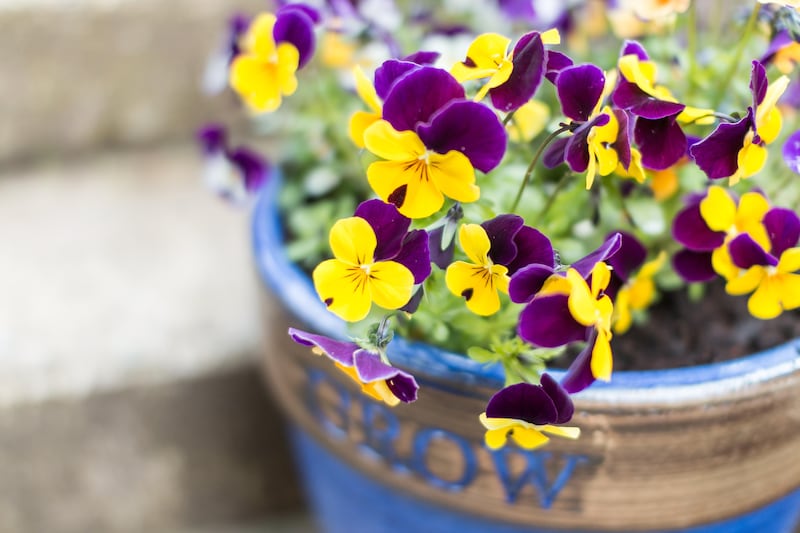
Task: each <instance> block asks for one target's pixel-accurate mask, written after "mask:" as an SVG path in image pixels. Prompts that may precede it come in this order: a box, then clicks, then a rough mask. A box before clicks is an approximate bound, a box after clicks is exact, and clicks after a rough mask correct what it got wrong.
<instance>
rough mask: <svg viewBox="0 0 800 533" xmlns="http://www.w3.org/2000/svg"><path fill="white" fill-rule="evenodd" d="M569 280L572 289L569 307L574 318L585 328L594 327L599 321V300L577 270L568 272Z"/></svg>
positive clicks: (568, 302)
mask: <svg viewBox="0 0 800 533" xmlns="http://www.w3.org/2000/svg"><path fill="white" fill-rule="evenodd" d="M567 279H568V280H569V282H570V287H571V290H570V293H569V298H568V299H567V305H568V306H569V312H570V314H571V315H572V318H574V319H575V320H576V321H577V322H578V323H579V324H581V325H583V326H593V325H594V324H595V322H596V321H597V300H596V299H595V297H594V296H593V295H592V293H591V292H590V291H589V286H588V285H586V281H585V280H584V279H583V278H582V277H581V275H580V274H579V273H578V271H577V270H575V269H572V268H570V269H569V270H567Z"/></svg>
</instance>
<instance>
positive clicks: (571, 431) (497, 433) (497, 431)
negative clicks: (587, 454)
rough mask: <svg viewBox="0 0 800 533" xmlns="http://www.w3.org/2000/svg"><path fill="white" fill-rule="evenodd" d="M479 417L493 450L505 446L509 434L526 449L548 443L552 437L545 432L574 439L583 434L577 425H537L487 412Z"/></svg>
mask: <svg viewBox="0 0 800 533" xmlns="http://www.w3.org/2000/svg"><path fill="white" fill-rule="evenodd" d="M479 418H480V421H481V424H483V427H485V428H486V434H485V435H484V442H485V443H486V446H488V447H489V448H490V449H492V450H498V449H500V448H502V447H503V446H505V444H506V441H507V440H508V436H509V434H510V435H511V438H512V440H513V441H514V442H515V443H516V444H517V445H518V446H519V447H520V448H524V449H526V450H533V449H535V448H539V447H540V446H543V445H545V444H547V442H548V441H549V440H550V439H549V438H548V437H547V435H545V433H549V434H551V435H556V436H558V437H564V438H567V439H573V440H574V439H577V438H578V437H579V436H580V434H581V430H580V428H577V427H569V426H554V425H551V424H545V425H543V426H537V425H535V424H531V423H530V422H526V421H525V420H517V419H515V418H488V417H487V416H486V413H481V415H480V417H479Z"/></svg>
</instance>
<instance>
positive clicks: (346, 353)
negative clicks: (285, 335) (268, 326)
mask: <svg viewBox="0 0 800 533" xmlns="http://www.w3.org/2000/svg"><path fill="white" fill-rule="evenodd" d="M289 335H290V336H291V337H292V340H293V341H294V342H296V343H297V344H302V345H304V346H316V347H317V348H319V349H320V350H322V351H323V352H324V353H325V355H327V356H328V357H330V358H331V359H333V360H334V361H336V362H337V363H340V364H342V365H344V366H348V367H350V366H353V353H354V352H356V351H357V350H360V349H361V347H360V346H358V345H357V344H355V343H353V342H343V341H337V340H335V339H331V338H329V337H325V336H324V335H315V334H313V333H308V332H305V331H302V330H299V329H295V328H289Z"/></svg>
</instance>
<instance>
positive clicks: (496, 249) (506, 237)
mask: <svg viewBox="0 0 800 533" xmlns="http://www.w3.org/2000/svg"><path fill="white" fill-rule="evenodd" d="M481 226H482V227H483V229H484V230H485V231H486V235H487V236H488V237H489V242H490V243H491V247H490V248H489V257H490V258H491V260H492V262H494V263H495V264H498V265H503V266H505V267H507V268H508V275H509V276H513V275H514V274H515V273H516V272H517V271H518V270H519V269H521V268H523V267H526V266H528V265H531V264H539V265H548V266H551V267H554V266H555V252H553V245H552V244H551V243H550V239H548V238H547V236H545V235H544V234H543V233H542V232H540V231H539V230H537V229H534V228H531V227H530V226H526V225H525V223H524V220H523V219H522V217H520V216H518V215H499V216H496V217H495V218H493V219H491V220H487V221H485V222H483V223H482V224H481Z"/></svg>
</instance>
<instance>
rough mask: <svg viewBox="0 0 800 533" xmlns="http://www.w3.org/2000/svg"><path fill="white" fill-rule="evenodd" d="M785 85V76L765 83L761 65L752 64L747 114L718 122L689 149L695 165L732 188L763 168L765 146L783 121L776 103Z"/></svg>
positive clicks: (787, 79) (765, 153)
mask: <svg viewBox="0 0 800 533" xmlns="http://www.w3.org/2000/svg"><path fill="white" fill-rule="evenodd" d="M788 85H789V78H787V77H786V76H781V77H780V78H778V79H777V80H776V81H775V82H774V83H771V84H770V83H768V82H767V73H766V70H765V69H764V65H762V64H761V63H759V62H758V61H753V68H752V71H751V74H750V91H751V92H752V94H753V105H752V106H751V107H748V108H747V114H746V115H745V116H744V118H742V119H741V120H739V121H738V122H734V123H725V122H723V123H721V124H720V125H719V126H717V128H716V129H715V130H714V131H712V132H711V134H710V135H709V136H708V137H706V138H705V139H703V140H702V141H700V142H698V143H697V144H695V145H693V146H692V147H691V149H690V153H691V155H692V157H693V158H694V160H695V162H696V163H697V166H698V167H700V169H701V170H702V171H703V172H705V173H706V175H707V176H708V177H709V179H721V178H729V184H730V185H735V184H737V183H738V182H739V180H741V179H746V178H749V177H750V176H752V175H754V174H756V173H757V172H759V171H760V170H761V169H762V168H763V167H764V163H766V160H767V150H766V148H765V145H767V144H770V143H772V142H773V141H774V140H775V139H776V138H777V136H778V133H780V130H781V125H782V122H783V120H782V118H781V113H780V111H779V110H778V108H777V106H776V104H777V102H778V99H779V98H780V97H781V95H782V94H783V93H784V91H785V90H786V87H787V86H788Z"/></svg>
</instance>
